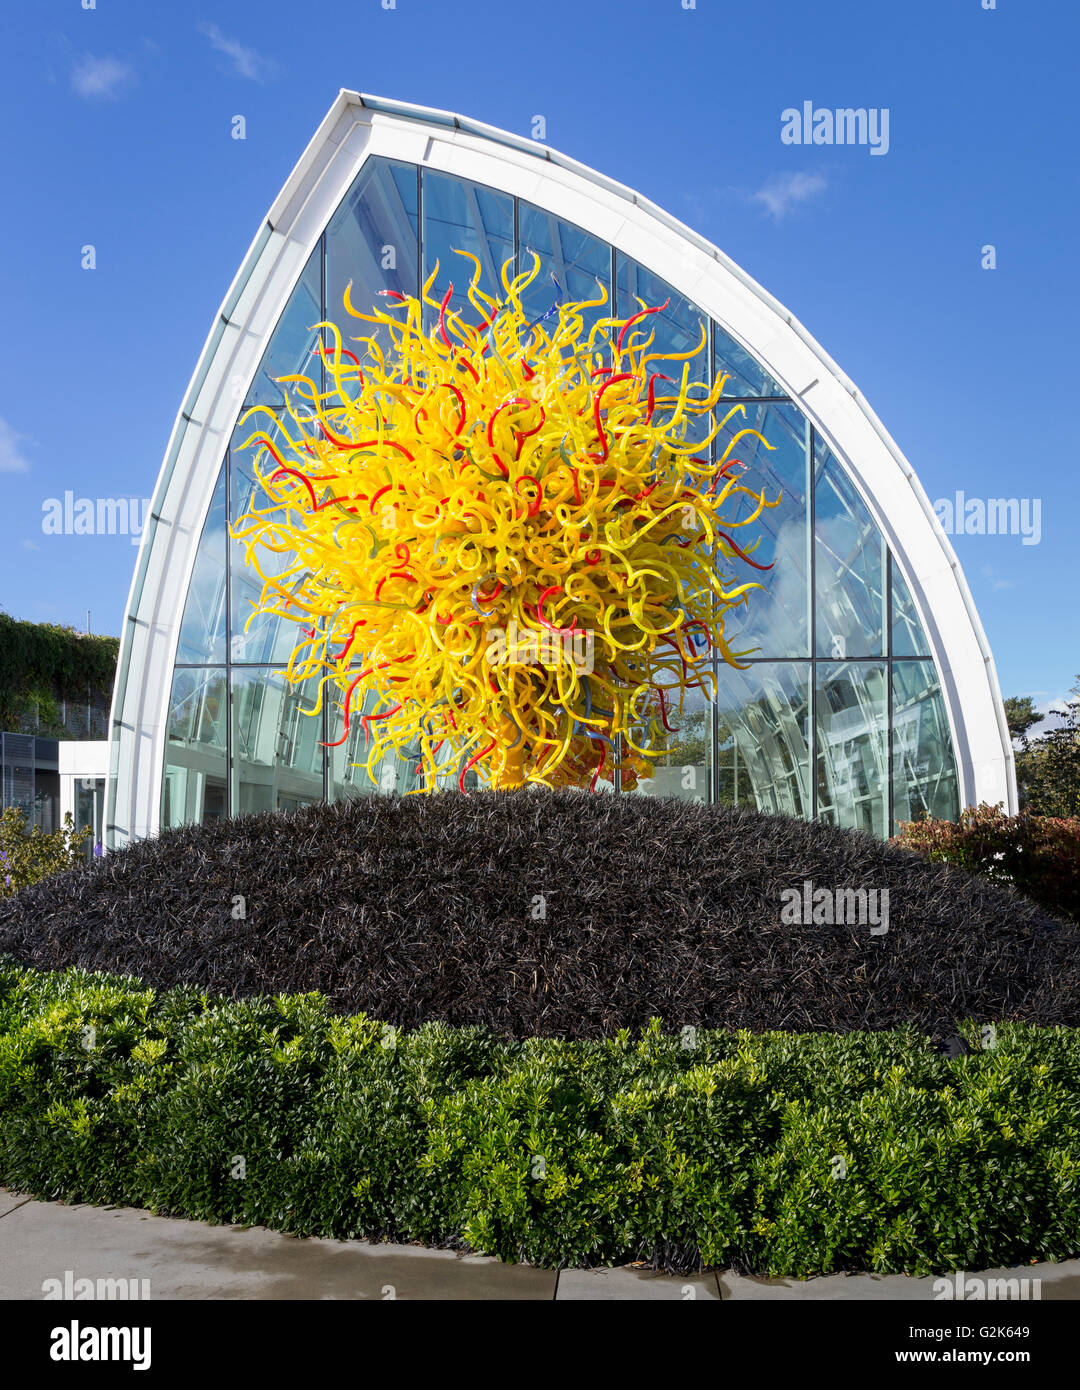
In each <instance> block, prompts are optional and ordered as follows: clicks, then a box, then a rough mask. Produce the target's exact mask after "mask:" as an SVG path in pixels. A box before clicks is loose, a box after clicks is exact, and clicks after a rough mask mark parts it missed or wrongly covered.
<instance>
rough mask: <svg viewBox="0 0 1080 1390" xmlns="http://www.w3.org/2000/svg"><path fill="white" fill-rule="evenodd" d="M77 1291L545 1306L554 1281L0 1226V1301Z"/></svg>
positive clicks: (413, 1250)
mask: <svg viewBox="0 0 1080 1390" xmlns="http://www.w3.org/2000/svg"><path fill="white" fill-rule="evenodd" d="M68 1271H70V1275H68ZM65 1279H67V1283H66V1284H65ZM80 1279H82V1280H92V1281H95V1282H94V1288H95V1289H96V1281H97V1280H99V1279H101V1280H114V1281H116V1280H126V1281H128V1282H127V1284H126V1286H125V1287H126V1288H127V1289H128V1290H129V1291H130V1290H131V1289H133V1288H134V1289H136V1290H137V1294H136V1296H137V1297H140V1298H142V1297H149V1298H150V1299H151V1300H153V1299H208V1298H214V1299H241V1298H245V1299H246V1298H257V1299H306V1298H316V1299H334V1298H341V1299H390V1298H398V1299H408V1298H417V1299H420V1298H424V1299H469V1300H473V1299H477V1300H479V1299H484V1300H488V1299H549V1300H550V1299H553V1298H554V1296H555V1284H556V1279H557V1275H556V1272H555V1271H554V1270H544V1269H536V1268H534V1267H533V1266H531V1265H509V1264H503V1263H501V1262H500V1261H499V1260H496V1259H489V1258H486V1257H482V1256H478V1255H464V1256H461V1255H456V1254H455V1253H454V1252H453V1251H451V1250H428V1249H425V1248H423V1247H421V1246H412V1245H377V1244H373V1243H370V1242H368V1241H337V1240H324V1239H319V1238H314V1237H309V1238H305V1239H297V1238H295V1237H292V1236H286V1235H282V1234H281V1233H280V1232H277V1231H268V1230H265V1229H264V1228H262V1227H257V1226H256V1227H249V1228H244V1227H239V1226H210V1225H207V1224H205V1223H204V1222H201V1221H184V1220H175V1219H172V1218H169V1217H163V1216H152V1215H150V1213H148V1212H145V1211H138V1210H135V1209H134V1208H131V1207H93V1206H75V1205H73V1206H65V1205H64V1204H62V1203H59V1202H37V1201H32V1202H27V1203H25V1204H24V1205H22V1206H17V1207H15V1208H14V1209H13V1210H11V1211H9V1213H8V1214H7V1215H6V1216H5V1217H3V1218H2V1219H0V1299H42V1298H43V1297H44V1293H45V1290H44V1289H43V1285H45V1281H47V1280H59V1281H60V1285H59V1286H55V1287H57V1288H67V1287H71V1288H75V1281H76V1280H80ZM133 1280H134V1281H140V1282H138V1283H136V1284H132V1282H131V1281H133ZM143 1280H147V1281H148V1284H146V1285H144V1284H142V1282H141V1281H143ZM82 1288H83V1289H86V1290H89V1288H90V1286H89V1285H83V1286H82ZM76 1292H78V1290H76ZM62 1296H63V1294H62V1293H61V1297H62Z"/></svg>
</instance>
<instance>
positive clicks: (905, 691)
mask: <svg viewBox="0 0 1080 1390" xmlns="http://www.w3.org/2000/svg"><path fill="white" fill-rule="evenodd" d="M454 249H460V250H466V251H469V252H471V253H472V254H473V255H475V256H476V257H477V258H478V259H479V261H480V265H481V269H482V275H483V280H482V284H483V287H484V288H485V289H487V290H488V291H489V292H492V293H494V292H496V286H497V284H498V277H499V272H500V268H501V266H502V264H503V262H504V261H505V260H506V259H507V258H508V257H511V256H513V257H515V258H516V262H517V265H518V266H519V267H523V266H526V265H529V264H531V253H532V252H535V253H536V255H537V256H538V257H539V258H540V263H541V273H540V275H539V276H538V277H537V279H536V281H535V282H534V284H533V285H532V286H531V287H530V289H529V291H528V293H527V299H526V302H527V304H528V307H529V308H530V309H533V308H535V312H536V314H537V316H539V315H542V314H544V313H546V312H547V311H548V310H549V309H550V308H551V307H552V306H553V304H555V303H556V302H557V301H558V300H559V299H560V298H575V299H580V298H595V297H597V295H596V286H597V281H598V280H599V282H600V283H601V284H602V285H603V286H604V288H605V290H606V291H607V292H608V293H609V294H610V293H611V289H612V286H614V288H615V300H616V305H617V309H618V312H619V313H620V314H627V313H632V312H633V311H634V310H635V309H636V308H637V307H638V301H639V300H644V301H646V302H648V303H649V304H662V303H664V301H665V300H666V301H667V307H666V308H665V309H664V311H663V313H662V314H657V315H654V316H651V317H650V318H649V320H647V324H648V331H649V332H650V333H652V334H653V346H652V348H651V349H650V350H651V351H653V352H663V351H669V352H680V353H685V352H690V351H691V350H693V349H695V348H697V347H698V345H699V344H701V347H700V350H699V351H698V353H697V355H696V356H695V357H694V358H693V359H692V361H691V366H690V370H691V377H692V379H697V380H702V381H710V382H711V381H714V380H715V379H716V377H718V376H720V375H723V376H724V378H725V381H724V386H723V399H722V402H721V404H720V405H719V406H718V407H717V417H718V420H719V421H721V422H722V423H723V429H722V431H721V433H720V435H719V437H718V438H717V440H715V441H714V443H713V446H712V447H713V449H714V450H715V454H714V457H715V458H717V459H720V458H729V459H738V461H739V462H740V463H741V464H743V465H745V466H746V467H747V469H748V470H749V471H750V473H751V475H752V476H753V478H754V479H755V482H758V481H760V482H763V483H764V485H765V488H766V491H767V493H768V494H769V496H770V497H775V496H777V495H779V496H780V499H781V500H780V504H779V506H777V507H776V508H773V509H770V510H768V511H766V512H764V513H763V515H762V517H761V518H760V519H759V521H758V522H757V523H755V525H754V526H753V527H752V528H751V531H752V534H753V536H754V537H756V538H757V544H756V548H755V549H754V552H753V555H754V558H755V559H756V560H757V561H758V562H759V563H761V564H763V565H770V564H771V565H773V568H771V569H768V570H763V571H760V572H759V571H754V573H753V577H754V579H755V580H757V581H758V582H759V583H760V585H761V588H760V589H759V590H757V591H755V592H754V593H753V594H752V596H751V598H752V602H751V603H750V604H749V605H747V606H745V607H743V608H740V609H737V610H734V611H733V612H732V613H731V614H729V616H728V622H727V626H726V630H725V636H726V639H727V641H728V642H729V644H730V646H731V648H732V650H733V651H734V652H736V653H738V654H739V656H740V659H741V660H742V661H743V662H745V663H746V664H745V669H742V670H735V669H732V668H731V667H729V666H727V665H726V664H724V663H723V662H718V663H717V668H716V670H715V672H714V675H715V679H716V685H717V699H716V701H715V703H710V702H708V701H706V700H704V698H703V697H702V695H701V693H700V692H690V694H688V696H687V698H686V700H685V702H684V703H683V705H682V707H681V708H676V709H673V710H671V711H669V714H670V723H671V728H672V732H671V733H670V734H667V735H666V737H667V739H668V746H667V748H666V750H665V752H664V753H663V755H662V756H661V757H660V758H659V759H657V760H656V765H655V768H654V770H653V775H652V776H651V777H649V778H647V779H646V778H637V777H635V776H634V775H633V774H632V773H631V772H630V770H629V769H628V768H627V769H615V770H614V774H613V776H614V780H613V781H612V782H610V783H608V784H607V785H608V787H609V788H610V789H611V790H613V791H617V792H618V791H621V792H632V793H636V794H642V795H661V796H676V797H683V798H688V799H690V800H702V801H719V802H723V803H728V804H732V803H734V804H740V805H746V806H751V807H758V808H759V809H761V810H763V811H769V812H782V813H785V814H788V815H795V816H802V817H805V818H814V817H821V818H822V819H824V820H828V821H831V822H833V823H836V824H839V825H844V826H852V827H855V828H859V829H865V830H869V831H871V832H872V833H874V834H876V835H879V836H884V835H888V834H890V833H891V832H892V830H893V828H894V827H895V824H896V822H897V821H898V820H901V819H908V818H910V817H912V816H915V815H918V814H920V813H922V812H923V811H929V812H930V813H932V814H933V815H936V816H945V817H953V816H955V815H956V814H957V813H958V810H959V805H958V792H957V775H956V767H955V760H954V757H953V751H952V747H951V741H950V735H949V727H948V721H947V718H946V714H945V704H944V701H943V698H942V694H941V689H940V684H939V681H938V677H937V673H936V671H935V668H934V663H933V661H932V659H931V656H930V651H929V646H928V643H927V641H926V636H925V633H924V631H923V627H922V625H921V623H920V620H919V616H918V613H917V610H916V608H915V605H914V603H913V601H912V597H911V594H910V592H909V590H908V587H907V585H906V584H905V583H904V581H903V577H902V576H901V574H900V573H899V571H898V569H897V567H896V565H895V563H894V561H893V558H892V556H891V555H890V554H889V551H888V547H887V546H886V544H885V541H884V538H883V537H882V535H881V533H880V531H879V530H878V528H877V526H876V525H875V523H874V520H873V517H872V516H871V513H870V511H869V508H868V507H867V505H866V503H865V501H864V500H863V498H862V497H861V496H860V495H859V492H858V490H857V489H856V488H855V486H854V484H853V483H852V481H851V479H850V478H849V476H848V475H847V473H846V471H845V470H844V468H843V466H842V464H841V463H840V461H839V460H838V459H837V458H836V457H835V456H834V455H833V454H832V452H831V451H830V449H829V447H828V446H827V444H826V442H825V440H824V439H822V438H821V437H820V436H819V435H818V434H817V433H816V431H815V430H814V428H813V426H812V425H811V423H810V422H809V421H808V420H807V419H806V417H805V416H804V415H803V414H802V413H801V411H800V410H799V408H798V405H797V403H796V402H794V401H792V400H791V399H789V398H788V397H787V396H786V395H785V394H784V392H783V390H782V388H781V387H780V386H779V385H778V383H777V382H775V381H774V380H773V379H772V378H771V377H770V376H769V375H768V373H767V372H766V371H765V370H764V369H763V368H762V367H761V366H760V364H758V363H757V362H756V361H755V360H754V359H753V357H752V356H751V355H750V354H748V353H747V352H746V350H745V349H744V348H742V347H741V346H740V345H739V344H737V343H736V342H735V341H734V340H733V339H732V338H731V337H730V336H729V335H728V334H727V333H726V332H725V331H724V330H723V328H722V327H721V326H720V325H719V324H716V323H711V322H710V321H709V319H708V318H707V316H706V315H705V314H704V313H703V312H702V311H701V310H700V309H698V308H697V307H696V306H695V305H693V304H691V303H690V302H689V301H688V300H686V299H685V298H683V297H682V296H680V295H679V294H678V293H677V292H676V291H674V290H673V289H672V288H671V287H670V286H669V285H667V284H666V283H665V282H664V281H663V280H661V279H659V278H658V277H657V276H656V275H655V274H654V273H652V272H651V271H648V270H646V269H645V268H644V267H643V266H640V265H638V264H637V263H636V262H634V261H632V260H631V259H630V258H629V257H626V256H624V255H622V254H621V253H620V252H618V251H616V250H614V249H613V248H612V247H611V246H609V245H608V244H607V243H605V242H602V241H599V240H597V239H596V238H595V237H592V236H590V235H589V234H588V233H587V232H584V231H582V230H581V229H580V228H579V227H576V226H573V225H571V224H570V223H567V222H564V221H562V220H560V219H559V218H557V217H555V216H554V215H553V214H551V213H549V212H547V211H546V210H544V209H543V208H540V207H536V206H534V205H532V204H530V203H527V202H525V201H524V200H522V199H516V198H513V197H510V196H508V195H507V194H504V193H500V192H496V191H495V190H492V189H490V188H486V187H483V186H482V185H479V184H473V183H469V182H468V181H466V180H464V179H460V178H456V177H452V176H450V175H447V174H442V173H437V172H434V171H429V170H420V169H419V168H417V167H416V166H414V165H410V164H403V163H397V162H392V161H389V160H384V159H372V160H368V161H367V162H366V163H365V165H364V168H363V169H362V170H361V172H360V174H359V176H358V177H357V179H356V180H355V182H354V184H353V186H352V188H351V189H350V190H349V192H348V193H347V194H346V196H345V198H344V199H343V200H342V202H341V204H340V206H339V207H338V209H337V211H336V212H335V214H334V216H333V217H332V218H331V219H330V222H329V224H328V225H327V228H326V230H325V232H324V233H323V235H322V237H321V238H320V240H319V243H318V245H317V246H316V248H315V250H314V251H313V253H312V255H311V257H310V259H309V261H308V263H307V265H306V267H305V269H304V272H303V274H302V275H301V277H300V279H299V281H298V283H297V285H296V288H295V289H294V291H293V293H292V294H291V296H290V298H289V301H288V303H287V304H286V307H285V309H284V311H283V312H282V315H281V318H280V320H279V323H278V325H277V328H276V330H275V332H274V334H273V336H272V338H271V341H270V343H269V345H268V347H267V349H266V352H265V354H264V357H263V360H262V362H261V363H260V366H259V370H258V371H257V373H256V376H255V380H254V382H253V384H252V387H251V391H250V392H249V394H248V396H247V398H246V399H245V401H244V403H243V406H242V408H241V410H240V411H238V416H239V415H240V414H242V413H243V410H245V409H247V408H249V407H250V406H252V405H258V404H266V405H270V406H274V407H276V406H278V405H280V404H281V403H282V399H283V398H282V393H281V388H280V387H279V386H278V385H277V383H276V381H275V377H277V376H280V375H283V374H287V373H292V372H304V373H305V374H307V375H310V376H312V377H313V379H314V380H315V381H316V383H319V384H321V383H322V379H323V378H322V375H321V374H322V371H323V369H322V365H321V360H320V355H319V352H318V347H319V343H318V333H317V331H316V330H314V329H313V327H312V325H314V324H315V323H317V322H318V321H319V320H320V319H327V320H329V321H331V322H333V323H335V324H336V325H337V326H338V328H339V330H340V333H341V336H342V346H344V347H347V348H349V349H350V350H351V351H354V352H355V353H356V354H357V355H358V356H359V357H361V359H362V358H363V356H364V354H365V352H366V351H367V350H368V349H367V346H366V343H365V342H364V339H365V336H366V335H367V334H368V332H369V331H370V328H371V325H367V324H364V323H363V322H362V321H360V320H358V319H355V318H353V317H351V316H350V315H349V314H348V313H347V312H346V311H345V308H344V303H343V301H344V297H345V294H346V289H347V288H348V293H349V295H350V296H351V302H352V304H353V306H354V307H355V308H357V309H361V310H362V309H364V308H365V307H367V306H368V305H370V304H371V303H372V302H373V301H374V298H375V295H376V293H377V291H378V290H381V289H397V290H401V291H405V292H408V293H413V294H415V293H417V292H418V291H419V288H420V284H421V282H422V280H423V279H424V278H425V277H426V276H427V275H429V274H430V273H431V271H432V270H434V268H435V265H436V263H438V266H439V276H438V282H437V284H438V289H439V298H441V296H442V293H444V292H445V289H446V287H447V286H448V285H449V284H450V282H451V281H452V282H453V283H454V287H455V289H454V295H453V297H452V300H451V303H452V304H453V305H454V306H455V307H458V308H460V309H462V310H463V311H465V312H471V311H469V310H468V304H467V300H466V298H465V295H464V289H465V287H466V286H467V284H468V281H469V278H470V276H471V274H472V272H473V266H472V263H471V262H470V261H468V260H466V259H464V258H462V257H459V256H455V255H453V250H454ZM604 312H606V310H601V309H597V310H596V311H595V313H596V314H597V315H600V314H602V313H604ZM326 346H327V347H329V346H332V337H331V335H330V334H329V333H327V334H326ZM380 346H384V345H383V344H381V343H380ZM657 365H658V366H659V367H664V366H665V364H664V363H658V364H657ZM668 371H669V373H670V375H671V376H672V377H674V378H675V381H674V382H673V383H672V384H671V386H670V387H664V388H663V389H670V390H672V391H674V390H675V389H677V382H678V377H679V374H680V373H681V371H682V363H681V362H679V363H673V364H671V366H670V367H668ZM660 385H661V384H659V383H658V389H660ZM257 423H258V428H260V429H265V428H266V426H267V425H270V423H271V422H270V419H269V416H264V417H262V418H261V419H260V420H258V422H257ZM255 424H256V422H248V423H247V424H245V425H244V426H238V428H237V429H236V430H235V431H234V433H233V437H232V440H231V442H230V445H229V448H228V449H227V451H226V454H225V457H224V459H223V460H222V466H221V474H220V477H219V480H218V483H217V487H216V489H215V491H214V496H213V499H212V503H211V506H210V510H209V513H208V515H207V519H206V523H205V526H204V530H203V535H202V539H201V542H200V546H199V551H198V555H197V557H196V561H195V566H194V570H193V573H192V579H191V583H190V586H189V592H188V594H187V598H186V603H185V607H184V615H183V621H182V628H181V635H180V641H179V646H178V649H177V656H176V667H175V670H174V673H173V682H172V700H171V705H170V713H169V730H168V743H167V750H166V765H165V776H164V783H163V792H162V806H161V824H162V826H163V827H165V826H173V825H180V824H184V823H187V822H191V821H206V820H211V819H214V818H216V817H218V816H222V815H239V814H244V813H248V812H255V811H261V810H269V809H276V808H282V809H284V808H289V807H295V806H298V805H303V804H305V803H308V802H312V801H319V800H322V799H324V798H328V799H331V800H335V799H340V798H344V797H353V796H361V795H373V794H380V793H403V792H407V791H410V790H413V789H414V788H416V787H417V785H418V776H417V768H416V766H415V763H414V762H413V761H412V760H411V759H408V760H406V759H402V760H398V759H388V760H386V762H384V763H373V764H372V765H371V767H370V768H369V767H368V766H367V754H368V750H367V749H366V748H365V745H364V738H363V732H362V726H361V724H360V721H359V720H358V719H357V720H355V721H354V722H353V725H352V728H351V729H350V733H349V738H348V739H347V740H346V741H344V742H338V741H339V740H341V739H342V738H343V736H344V732H345V731H344V724H343V717H342V712H341V709H340V706H339V704H338V703H337V702H336V701H335V700H333V699H331V700H328V701H327V702H326V703H325V704H324V705H323V707H322V708H321V709H320V711H319V713H318V714H316V715H314V716H312V715H309V714H307V713H305V711H306V710H310V709H313V708H314V707H315V704H316V691H315V690H314V688H312V689H308V690H303V689H293V688H291V687H290V686H289V684H288V682H286V681H285V679H284V675H283V671H284V666H285V663H286V662H287V660H288V656H289V653H290V651H291V650H292V647H293V645H294V644H295V641H296V637H295V633H296V631H297V629H296V628H295V625H293V624H290V623H284V622H282V621H281V620H279V619H277V618H274V617H265V616H262V615H255V616H253V612H254V610H253V605H254V603H255V601H256V600H257V598H258V593H259V588H260V583H259V580H258V577H257V576H256V575H255V574H254V572H253V571H250V570H249V569H248V568H247V567H246V566H245V565H244V551H243V546H242V545H241V544H240V543H239V542H235V541H230V540H229V538H228V529H227V528H228V525H229V523H230V521H232V520H233V519H235V518H237V517H239V516H240V515H241V514H242V513H243V512H244V511H245V510H246V509H247V507H248V505H249V502H250V500H251V498H252V496H253V494H254V490H255V487H256V483H255V477H254V471H253V457H252V455H253V452H254V451H253V450H252V449H251V448H246V449H245V448H244V440H245V439H246V438H247V437H248V435H249V434H251V433H252V430H253V428H255ZM698 428H699V429H700V437H702V438H704V436H705V433H706V426H705V424H704V422H701V424H700V425H699V426H698ZM761 436H764V439H765V440H766V441H767V442H768V443H767V445H766V444H765V443H763V442H762V439H761ZM736 534H737V533H736ZM285 563H286V562H285V561H284V560H282V561H281V565H282V567H284V565H285ZM745 577H746V572H745V569H744V568H743V567H742V566H740V570H739V580H740V582H744V581H745ZM324 745H331V746H324ZM335 745H336V746H335ZM369 772H370V774H371V775H369ZM472 780H473V774H472V773H470V774H469V782H470V783H471V782H472ZM467 784H468V783H467Z"/></svg>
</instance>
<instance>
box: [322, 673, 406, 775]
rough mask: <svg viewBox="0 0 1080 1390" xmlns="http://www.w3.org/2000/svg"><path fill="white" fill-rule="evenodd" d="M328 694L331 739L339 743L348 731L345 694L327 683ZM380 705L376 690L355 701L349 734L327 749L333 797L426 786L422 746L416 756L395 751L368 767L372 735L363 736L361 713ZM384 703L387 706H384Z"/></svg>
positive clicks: (350, 717)
mask: <svg viewBox="0 0 1080 1390" xmlns="http://www.w3.org/2000/svg"><path fill="white" fill-rule="evenodd" d="M326 693H327V697H328V699H329V701H330V740H331V742H332V743H337V740H338V739H340V738H341V737H342V736H343V735H344V733H345V702H344V700H345V697H344V695H343V694H342V693H341V692H340V691H334V690H332V688H331V687H330V686H329V685H328V686H327V687H326ZM378 705H379V699H378V696H377V694H376V693H375V692H371V693H369V694H368V695H367V697H366V698H365V700H364V702H363V704H362V705H360V706H359V708H358V707H357V706H356V705H355V704H354V705H352V706H350V710H349V737H348V739H347V740H346V741H345V742H344V743H342V744H340V745H339V746H337V747H332V748H329V749H328V750H327V753H328V756H329V760H330V761H329V768H330V800H331V801H344V800H347V799H348V798H350V797H354V796H373V795H375V794H377V793H379V792H383V793H385V794H386V795H393V794H395V793H396V794H398V795H404V794H405V793H406V792H409V791H413V790H415V789H416V788H419V787H423V786H424V779H423V778H422V777H421V776H420V774H419V773H418V772H417V766H418V764H419V762H420V750H419V749H417V750H416V753H417V756H416V757H415V758H398V757H396V756H395V755H394V754H390V755H389V756H388V757H386V758H383V759H381V760H379V761H376V762H374V763H372V765H371V768H370V770H369V768H368V754H369V753H370V751H371V747H372V743H371V740H370V739H365V737H364V726H363V724H362V722H361V716H363V715H365V714H373V713H374V712H375V710H376V708H377V707H378ZM384 707H385V706H384Z"/></svg>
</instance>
